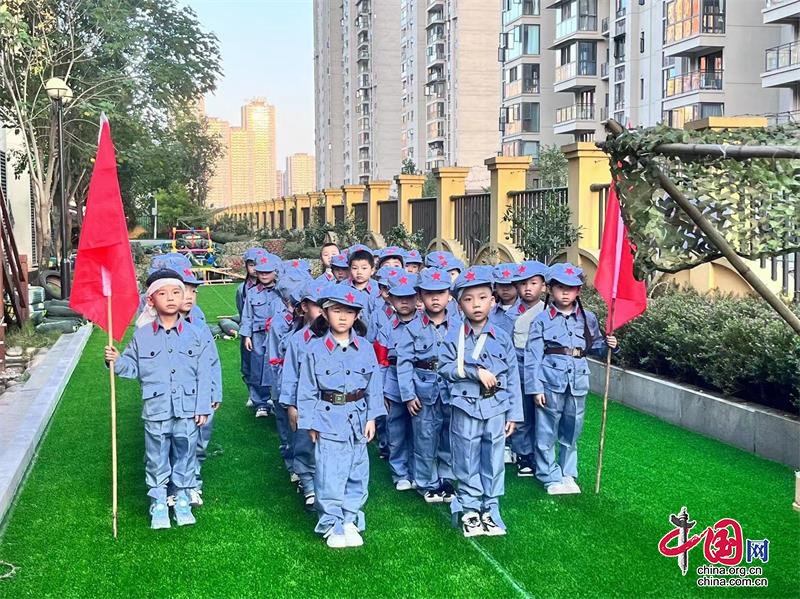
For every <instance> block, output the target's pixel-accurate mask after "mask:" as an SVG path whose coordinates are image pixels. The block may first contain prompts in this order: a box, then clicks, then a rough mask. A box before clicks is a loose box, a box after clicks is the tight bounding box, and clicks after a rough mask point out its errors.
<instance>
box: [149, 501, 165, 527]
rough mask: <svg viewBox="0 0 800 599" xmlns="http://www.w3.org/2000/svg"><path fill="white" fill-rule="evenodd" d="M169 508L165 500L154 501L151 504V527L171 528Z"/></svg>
mask: <svg viewBox="0 0 800 599" xmlns="http://www.w3.org/2000/svg"><path fill="white" fill-rule="evenodd" d="M169 527H170V523H169V510H168V509H167V503H166V502H165V501H153V502H152V503H151V504H150V528H152V529H154V530H158V529H160V528H169Z"/></svg>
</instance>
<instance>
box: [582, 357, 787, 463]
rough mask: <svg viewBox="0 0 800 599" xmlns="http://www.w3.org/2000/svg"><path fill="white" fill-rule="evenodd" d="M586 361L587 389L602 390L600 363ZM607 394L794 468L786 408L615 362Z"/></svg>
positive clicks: (602, 371) (671, 421) (601, 367)
mask: <svg viewBox="0 0 800 599" xmlns="http://www.w3.org/2000/svg"><path fill="white" fill-rule="evenodd" d="M590 362H591V375H590V387H591V390H592V391H593V392H594V393H599V394H600V395H602V393H603V388H604V385H605V364H604V363H603V362H599V361H597V360H592V359H590ZM609 396H610V397H612V398H614V400H615V401H618V402H620V403H623V404H625V405H627V406H630V407H632V408H634V409H636V410H639V411H641V412H646V413H647V414H651V415H653V416H656V417H657V418H659V419H661V420H665V421H667V422H670V423H672V424H676V425H678V426H680V427H682V428H685V429H688V430H690V431H694V432H696V433H700V434H702V435H706V436H708V437H711V438H713V439H717V440H719V441H722V442H724V443H728V444H730V445H733V446H735V447H738V448H740V449H744V450H745V451H749V452H751V453H755V454H756V455H758V456H760V457H762V458H767V459H769V460H774V461H776V462H780V463H781V464H786V465H787V466H791V467H792V468H795V469H797V468H800V418H798V417H797V416H794V415H792V414H788V413H786V412H781V411H780V410H773V409H770V408H767V407H765V406H761V405H758V404H753V403H748V402H745V401H740V402H737V401H732V400H731V399H727V398H725V397H722V396H716V395H713V394H711V393H706V392H704V391H700V390H698V389H693V388H690V387H685V386H683V385H678V384H676V383H673V382H670V381H665V380H662V379H659V378H657V377H655V376H652V375H649V374H644V373H642V372H637V371H634V370H626V369H623V368H619V367H617V366H612V367H611V385H610V390H609Z"/></svg>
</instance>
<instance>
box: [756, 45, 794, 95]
mask: <svg viewBox="0 0 800 599" xmlns="http://www.w3.org/2000/svg"><path fill="white" fill-rule="evenodd" d="M765 63H766V64H765V68H764V72H763V73H761V86H762V87H795V86H797V85H798V84H800V41H795V42H791V43H788V44H782V45H780V46H775V47H774V48H770V49H768V50H767V51H766V53H765Z"/></svg>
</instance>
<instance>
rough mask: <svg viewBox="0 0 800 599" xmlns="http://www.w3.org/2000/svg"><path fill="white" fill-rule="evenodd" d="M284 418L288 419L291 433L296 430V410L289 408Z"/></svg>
mask: <svg viewBox="0 0 800 599" xmlns="http://www.w3.org/2000/svg"><path fill="white" fill-rule="evenodd" d="M286 416H287V417H288V418H289V428H291V429H292V432H294V431H296V430H297V408H296V407H295V406H289V407H288V408H286Z"/></svg>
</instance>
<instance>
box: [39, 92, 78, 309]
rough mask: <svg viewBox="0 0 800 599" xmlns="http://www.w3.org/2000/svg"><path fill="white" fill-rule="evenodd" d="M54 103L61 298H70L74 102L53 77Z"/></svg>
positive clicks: (51, 97) (70, 94) (50, 93)
mask: <svg viewBox="0 0 800 599" xmlns="http://www.w3.org/2000/svg"><path fill="white" fill-rule="evenodd" d="M44 88H45V90H46V91H47V95H48V97H49V98H50V99H51V100H52V101H53V106H54V108H55V112H56V118H57V127H58V168H59V181H60V187H61V297H62V299H66V298H68V297H69V293H70V288H71V283H70V279H71V268H70V263H69V227H68V224H69V206H68V205H67V190H66V178H65V175H64V172H65V165H64V106H65V105H66V104H69V103H70V102H71V101H72V90H71V89H70V88H69V86H68V85H67V84H66V82H65V81H64V80H63V79H60V78H58V77H51V78H50V79H48V80H47V82H46V83H45V84H44Z"/></svg>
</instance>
